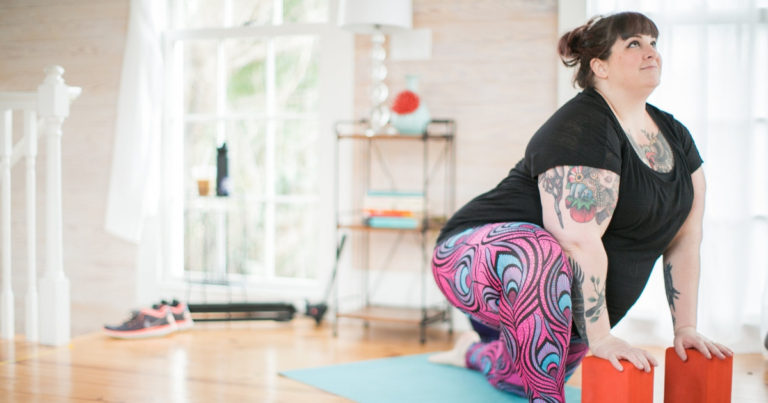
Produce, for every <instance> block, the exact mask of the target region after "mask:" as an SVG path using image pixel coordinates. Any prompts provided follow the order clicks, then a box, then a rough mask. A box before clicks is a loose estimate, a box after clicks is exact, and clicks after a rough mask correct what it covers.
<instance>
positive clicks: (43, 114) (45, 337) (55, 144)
mask: <svg viewBox="0 0 768 403" xmlns="http://www.w3.org/2000/svg"><path fill="white" fill-rule="evenodd" d="M45 73H46V77H45V81H43V83H42V84H41V85H40V86H39V87H38V89H37V94H38V111H39V113H40V118H41V119H42V121H43V124H44V126H45V130H44V133H45V136H46V142H47V144H46V154H47V155H46V209H45V211H46V214H45V215H46V264H45V271H44V274H43V277H42V278H41V279H40V342H41V343H42V344H47V345H62V344H66V343H68V342H69V339H70V321H69V318H70V299H69V280H68V279H67V276H66V275H65V274H64V269H63V262H62V230H61V225H62V224H61V223H62V219H61V134H62V133H61V124H62V122H63V121H64V119H65V118H66V117H67V116H69V102H70V99H71V95H70V90H69V88H68V87H67V85H66V84H65V83H64V80H63V79H62V78H61V75H62V74H63V73H64V69H63V68H61V67H59V66H51V67H48V68H46V69H45ZM78 94H79V92H78Z"/></svg>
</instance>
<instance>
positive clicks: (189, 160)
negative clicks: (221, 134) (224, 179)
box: [184, 122, 216, 200]
mask: <svg viewBox="0 0 768 403" xmlns="http://www.w3.org/2000/svg"><path fill="white" fill-rule="evenodd" d="M184 166H185V169H184V175H185V178H184V190H185V191H184V193H185V195H186V198H187V200H189V199H190V198H194V197H197V196H198V195H199V194H201V193H202V195H207V194H215V192H216V124H215V123H214V122H204V123H188V124H187V125H186V126H185V131H184ZM205 189H208V190H207V191H206V190H205Z"/></svg>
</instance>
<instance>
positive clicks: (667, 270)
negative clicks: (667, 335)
mask: <svg viewBox="0 0 768 403" xmlns="http://www.w3.org/2000/svg"><path fill="white" fill-rule="evenodd" d="M664 289H665V290H666V292H667V302H668V303H669V311H670V312H671V313H672V324H673V325H674V324H675V300H676V299H679V297H678V296H679V295H680V291H678V290H677V289H675V286H674V284H673V282H672V265H671V264H670V263H667V264H665V265H664Z"/></svg>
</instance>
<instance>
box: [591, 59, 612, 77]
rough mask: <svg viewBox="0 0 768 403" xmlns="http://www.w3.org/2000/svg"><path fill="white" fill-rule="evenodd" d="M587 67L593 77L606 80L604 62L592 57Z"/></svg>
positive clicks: (606, 72) (606, 68)
mask: <svg viewBox="0 0 768 403" xmlns="http://www.w3.org/2000/svg"><path fill="white" fill-rule="evenodd" d="M589 67H590V68H591V69H592V73H593V74H594V75H595V77H597V78H602V79H606V78H608V66H606V62H605V60H600V59H599V58H597V57H593V58H592V60H590V61H589Z"/></svg>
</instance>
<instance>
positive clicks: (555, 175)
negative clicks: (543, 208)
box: [539, 167, 565, 228]
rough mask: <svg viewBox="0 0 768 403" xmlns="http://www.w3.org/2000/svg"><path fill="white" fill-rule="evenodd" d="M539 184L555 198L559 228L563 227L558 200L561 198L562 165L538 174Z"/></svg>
mask: <svg viewBox="0 0 768 403" xmlns="http://www.w3.org/2000/svg"><path fill="white" fill-rule="evenodd" d="M539 186H541V187H543V188H544V191H545V192H547V193H549V194H551V195H552V196H553V197H554V198H555V213H557V219H558V221H560V228H565V226H564V225H563V214H562V213H561V212H560V200H562V199H563V167H555V168H552V169H550V170H549V171H547V172H545V173H543V174H541V175H539Z"/></svg>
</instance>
